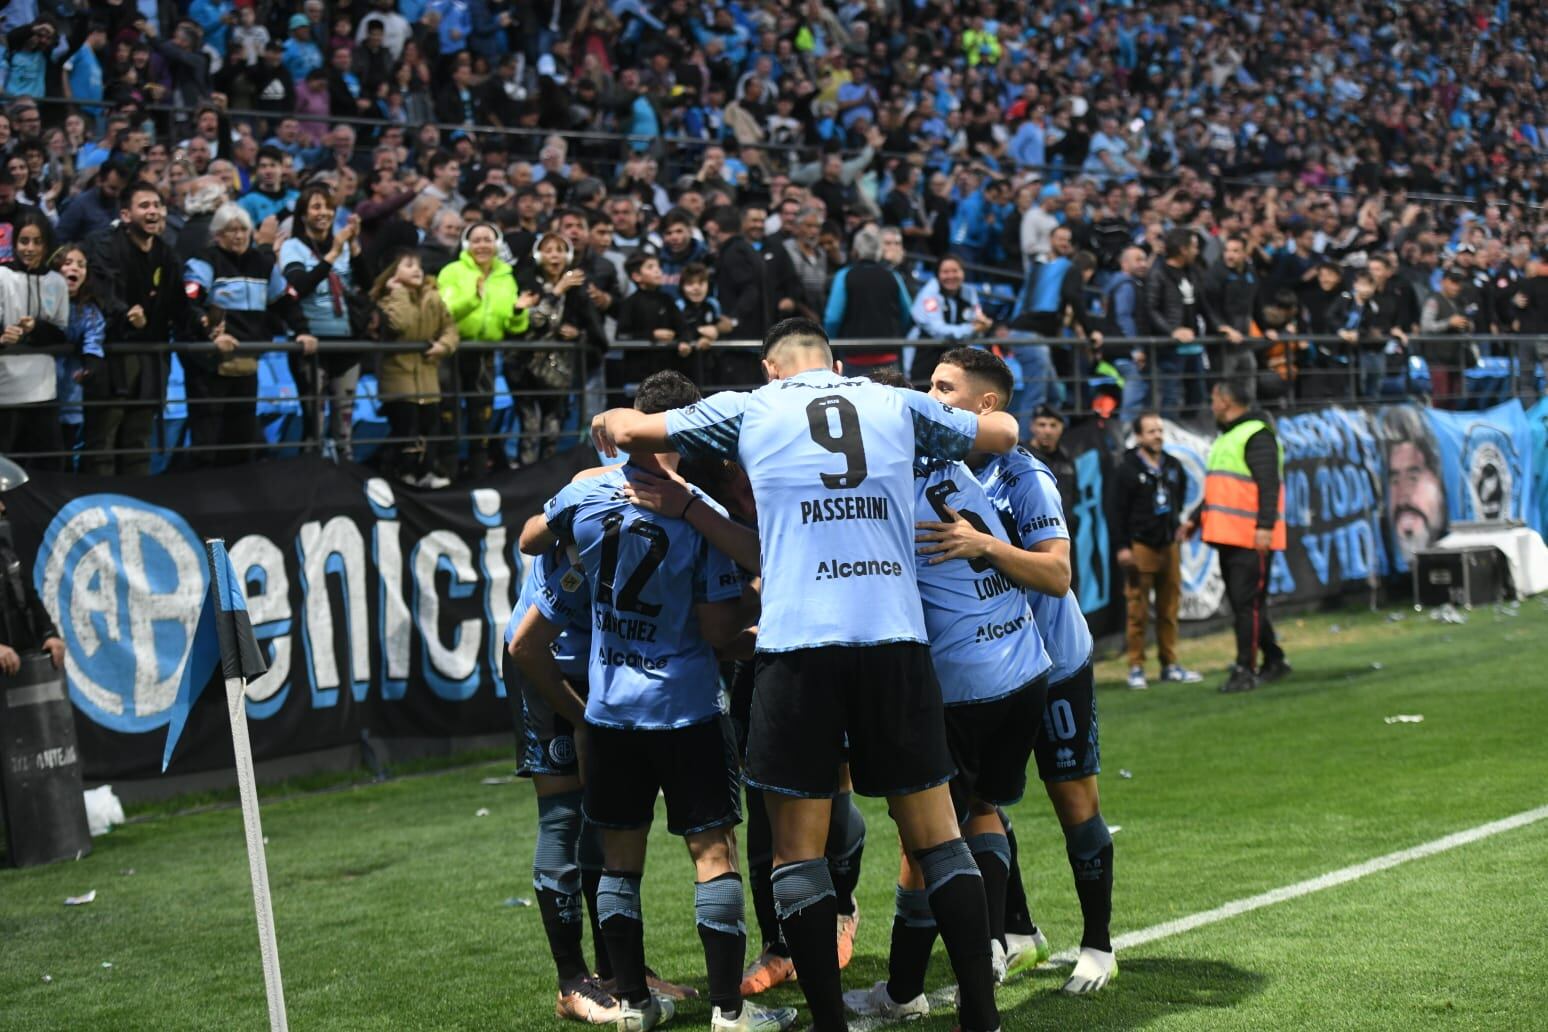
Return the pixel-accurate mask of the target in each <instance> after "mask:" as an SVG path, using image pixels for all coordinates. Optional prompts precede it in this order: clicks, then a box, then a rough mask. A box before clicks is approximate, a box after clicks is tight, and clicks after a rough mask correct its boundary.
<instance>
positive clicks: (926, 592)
mask: <svg viewBox="0 0 1548 1032" xmlns="http://www.w3.org/2000/svg"><path fill="white" fill-rule="evenodd" d="M948 508H949V509H952V510H953V511H955V512H956V513H957V515H959V516H961V517H962V518H963V519H964V520H967V521H968V522H969V523H971V524H972V525H973V527H974V528H975V529H977V530H979V531H982V532H983V533H985V534H992V535H993V536H994V537H995V538H997V539H998V540H1000V541H1004V542H1006V543H1007V544H1009V543H1010V538H1009V537H1008V536H1007V535H1006V532H1005V525H1004V523H1003V522H1002V520H1001V518H1000V511H999V510H998V509H997V508H996V507H995V504H994V503H993V502H991V501H990V500H989V496H988V495H986V494H984V489H983V488H982V487H980V486H979V484H978V481H977V480H975V479H974V478H973V474H972V472H971V471H970V470H969V469H968V468H967V467H966V466H964V465H963V464H962V463H960V462H942V461H938V460H937V461H931V462H925V463H920V464H919V465H917V466H915V467H914V510H915V511H914V515H915V518H916V519H917V520H920V521H925V520H945V519H946V518H947V513H946V510H947V509H948ZM918 572H919V598H920V600H921V601H922V602H923V603H924V618H925V628H926V629H927V630H928V631H929V632H930V658H931V660H933V661H934V663H935V676H936V679H937V680H939V681H940V682H941V697H942V698H943V699H944V700H945V702H946V705H948V706H955V705H960V704H962V703H965V702H989V701H990V700H992V699H998V698H1001V697H1003V696H1006V695H1010V694H1011V693H1012V692H1014V691H1016V690H1017V689H1018V688H1023V687H1025V686H1026V685H1028V684H1030V683H1032V682H1033V681H1034V680H1036V679H1037V678H1038V677H1039V676H1041V675H1042V674H1044V673H1046V672H1047V671H1048V668H1049V667H1051V666H1052V665H1053V661H1052V660H1051V659H1049V657H1048V651H1047V650H1046V649H1045V648H1044V647H1043V639H1042V638H1041V637H1039V636H1038V633H1037V624H1036V622H1035V620H1034V619H1033V616H1032V609H1031V607H1030V606H1029V605H1028V603H1027V596H1026V594H1025V593H1024V592H1023V591H1022V590H1021V588H1019V587H1018V586H1017V585H1016V582H1015V581H1013V580H1011V579H1010V578H1009V577H1007V576H1005V575H1004V574H1003V573H1000V572H999V571H998V570H996V569H995V568H994V567H993V566H992V565H990V563H989V561H988V560H987V559H950V560H948V561H946V562H944V563H937V564H935V565H931V564H930V557H929V556H926V555H920V556H918Z"/></svg>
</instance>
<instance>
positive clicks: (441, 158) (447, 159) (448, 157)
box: [430, 150, 461, 176]
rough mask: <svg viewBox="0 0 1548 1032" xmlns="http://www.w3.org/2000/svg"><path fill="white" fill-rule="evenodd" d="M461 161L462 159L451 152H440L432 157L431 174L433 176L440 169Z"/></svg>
mask: <svg viewBox="0 0 1548 1032" xmlns="http://www.w3.org/2000/svg"><path fill="white" fill-rule="evenodd" d="M460 160H461V159H460V158H458V157H457V155H455V154H453V153H452V152H451V151H444V150H438V151H436V152H435V153H434V154H432V155H430V174H431V175H432V176H433V175H435V174H436V172H437V171H439V170H440V169H443V168H445V167H446V166H447V165H450V164H451V163H452V162H454V161H460Z"/></svg>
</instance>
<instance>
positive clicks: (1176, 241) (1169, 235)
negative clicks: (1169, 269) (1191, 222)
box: [1161, 226, 1193, 258]
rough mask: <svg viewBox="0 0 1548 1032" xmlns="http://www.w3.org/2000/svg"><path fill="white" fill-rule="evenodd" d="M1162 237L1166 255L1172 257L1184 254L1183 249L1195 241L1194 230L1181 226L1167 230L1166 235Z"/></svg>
mask: <svg viewBox="0 0 1548 1032" xmlns="http://www.w3.org/2000/svg"><path fill="white" fill-rule="evenodd" d="M1161 239H1162V246H1164V247H1165V248H1166V256H1167V257H1168V258H1170V257H1172V256H1173V255H1177V254H1182V253H1183V250H1184V249H1185V248H1187V246H1188V245H1189V244H1190V243H1192V242H1193V230H1191V229H1185V228H1183V227H1181V226H1179V227H1177V228H1176V229H1169V230H1167V231H1166V236H1164V237H1162V238H1161Z"/></svg>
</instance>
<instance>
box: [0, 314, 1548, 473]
mask: <svg viewBox="0 0 1548 1032" xmlns="http://www.w3.org/2000/svg"><path fill="white" fill-rule="evenodd" d="M1293 341H1294V342H1295V343H1296V344H1299V343H1301V342H1304V343H1305V345H1307V346H1308V348H1315V347H1321V348H1324V349H1328V354H1327V356H1326V362H1327V364H1324V365H1319V366H1316V367H1303V368H1302V370H1301V372H1300V375H1299V377H1297V378H1296V379H1295V380H1294V381H1292V382H1290V383H1289V384H1288V389H1287V390H1285V391H1283V392H1277V391H1273V390H1265V391H1262V392H1261V393H1260V404H1261V406H1262V407H1264V408H1265V409H1266V410H1268V411H1270V412H1288V411H1293V410H1296V409H1301V408H1309V407H1318V406H1322V405H1327V404H1339V403H1345V404H1349V403H1365V404H1381V403H1391V402H1404V401H1414V400H1421V399H1423V400H1429V401H1430V402H1431V403H1433V404H1436V405H1438V406H1442V407H1450V408H1482V407H1487V406H1489V405H1493V404H1497V403H1499V402H1501V401H1504V400H1507V399H1510V398H1521V399H1524V400H1530V399H1533V398H1535V397H1536V396H1537V395H1538V393H1540V392H1541V391H1542V390H1543V376H1544V373H1540V372H1539V370H1538V362H1539V360H1540V358H1548V336H1523V335H1513V336H1491V337H1488V338H1477V337H1461V336H1451V337H1419V336H1415V337H1410V338H1409V341H1408V354H1405V355H1393V356H1390V357H1389V358H1387V359H1385V360H1384V369H1383V375H1382V377H1381V379H1380V383H1379V384H1378V387H1379V390H1378V391H1376V392H1374V393H1372V392H1371V391H1369V390H1368V389H1366V388H1368V387H1369V386H1370V384H1369V383H1364V384H1363V383H1362V378H1361V369H1360V366H1359V363H1358V360H1357V359H1355V358H1354V357H1353V354H1352V353H1351V349H1350V345H1348V344H1345V343H1344V342H1343V341H1341V340H1340V339H1339V338H1337V337H1319V336H1298V337H1295V338H1293ZM1197 343H1198V344H1199V345H1201V346H1202V354H1203V356H1205V357H1203V358H1200V359H1197V360H1188V362H1186V363H1185V362H1184V360H1183V357H1182V355H1180V354H1179V352H1178V344H1177V342H1176V341H1174V340H1172V339H1171V338H1166V337H1125V338H1108V339H1107V340H1106V341H1104V347H1103V353H1105V354H1106V355H1109V356H1112V355H1114V354H1115V353H1118V354H1121V355H1125V356H1127V357H1124V358H1119V359H1118V360H1117V361H1116V362H1109V363H1107V364H1099V363H1098V359H1099V358H1100V356H1098V355H1096V354H1094V353H1093V352H1091V351H1090V350H1088V348H1087V346H1086V344H1085V342H1082V341H1079V340H1075V339H1073V338H1060V339H1047V338H1031V337H1018V338H988V339H978V340H972V341H963V340H902V339H888V340H846V341H836V342H834V345H833V348H834V351H835V354H836V356H837V357H838V359H839V360H840V361H842V360H843V359H844V356H845V355H856V354H857V353H864V354H866V356H867V358H868V360H869V361H871V362H873V363H874V361H875V360H876V359H877V358H878V356H879V355H881V354H892V355H896V356H897V359H896V360H895V361H893V362H888V363H885V364H887V365H892V366H893V367H894V368H898V369H901V370H902V371H903V372H904V374H905V375H908V374H909V366H908V365H907V364H905V359H906V358H907V357H908V356H909V355H911V354H912V355H916V356H920V357H916V358H915V359H914V361H913V363H912V370H913V372H914V374H915V375H914V376H913V377H911V379H913V381H914V382H915V385H916V386H920V387H924V386H927V383H928V374H929V370H930V369H931V368H933V363H931V362H930V361H929V356H930V355H931V354H932V353H936V354H938V353H940V352H943V351H945V350H948V349H951V348H956V347H961V346H963V345H965V344H976V345H980V346H984V347H989V348H993V349H995V350H997V351H998V352H999V353H1001V354H1002V356H1003V357H1005V358H1006V359H1007V361H1008V364H1010V365H1011V366H1012V368H1013V369H1014V368H1016V367H1017V366H1020V367H1021V370H1022V373H1023V377H1022V382H1021V383H1020V385H1019V389H1018V395H1017V396H1016V397H1015V398H1013V401H1012V406H1011V408H1012V410H1013V411H1017V412H1019V413H1021V414H1022V415H1025V414H1026V413H1027V412H1028V411H1030V406H1031V405H1033V404H1036V402H1037V400H1039V399H1043V400H1046V401H1047V402H1048V403H1050V404H1052V405H1054V407H1056V408H1058V409H1059V410H1061V411H1063V412H1066V413H1079V412H1086V411H1090V410H1091V408H1092V405H1093V402H1094V401H1096V400H1097V399H1099V398H1103V397H1106V398H1108V399H1110V403H1109V404H1108V405H1107V406H1106V407H1107V408H1108V410H1109V414H1114V415H1120V416H1123V415H1132V414H1133V413H1134V412H1135V411H1137V410H1138V409H1140V408H1157V409H1166V408H1167V406H1166V405H1165V404H1164V403H1163V402H1164V399H1170V398H1174V397H1175V396H1176V395H1178V394H1180V395H1181V396H1182V398H1183V400H1184V402H1185V404H1184V406H1183V408H1182V410H1181V411H1177V410H1175V409H1174V410H1172V411H1168V412H1167V414H1168V415H1171V416H1177V417H1181V418H1184V419H1187V418H1194V419H1198V420H1200V421H1202V420H1204V419H1206V418H1207V417H1208V387H1209V385H1210V384H1211V383H1213V382H1214V381H1216V380H1218V379H1220V378H1221V377H1222V372H1221V370H1220V367H1219V363H1220V356H1222V355H1223V354H1225V353H1226V351H1227V349H1230V348H1238V349H1240V348H1241V346H1240V345H1232V344H1230V343H1229V342H1227V341H1226V340H1225V339H1224V338H1214V337H1206V338H1200V339H1199V340H1198V341H1197ZM1285 343H1286V342H1284V341H1270V340H1265V339H1261V338H1257V339H1249V344H1250V345H1251V346H1252V349H1253V350H1255V351H1257V352H1258V354H1259V362H1258V364H1259V371H1258V373H1257V374H1256V381H1257V382H1258V383H1259V385H1260V386H1261V385H1263V384H1267V383H1271V381H1272V377H1271V376H1269V375H1268V374H1267V371H1266V370H1265V369H1264V366H1265V364H1266V363H1265V362H1264V361H1263V358H1264V355H1265V353H1266V352H1267V351H1268V350H1269V349H1272V348H1275V347H1276V346H1278V347H1283V346H1284V345H1285ZM427 346H428V345H427V344H420V343H414V342H395V343H383V342H378V341H339V340H326V341H320V342H319V344H318V347H317V349H316V350H315V351H314V352H312V353H310V354H306V353H303V352H302V349H301V348H300V346H299V345H298V344H295V343H293V342H267V341H264V342H244V343H243V344H241V345H240V346H239V349H238V351H237V352H236V353H237V354H242V355H255V356H256V355H260V354H268V353H276V352H279V353H286V354H287V355H288V356H297V355H299V356H300V359H299V363H300V369H301V371H302V372H303V374H304V375H303V378H302V382H310V383H311V384H318V383H320V377H319V375H318V374H319V371H320V369H321V368H322V364H323V361H324V360H325V359H326V358H327V357H329V356H335V355H339V354H341V353H342V354H350V355H359V356H360V359H361V366H362V373H371V372H372V371H373V368H374V366H375V364H376V363H377V362H379V360H380V359H381V358H382V357H385V356H388V355H392V354H404V353H422V352H423V351H424V350H425V349H426V347H427ZM559 348H568V350H569V352H570V353H571V355H572V356H573V360H574V361H573V367H574V372H573V382H572V384H571V385H570V386H568V387H561V388H542V387H534V386H529V385H526V384H520V383H519V382H518V383H517V384H514V385H513V384H511V383H505V384H503V385H502V384H501V383H500V381H498V380H496V379H495V376H494V372H495V371H496V370H497V368H498V366H497V364H496V363H497V360H498V363H499V365H502V366H504V367H505V368H506V369H507V370H511V369H514V368H517V366H518V365H519V363H521V362H522V360H523V359H522V356H525V355H530V354H532V353H534V352H544V351H553V350H556V349H559ZM760 348H761V344H760V343H759V342H757V341H727V342H719V343H716V344H715V345H714V346H713V347H711V348H709V349H707V350H698V349H696V350H694V351H693V352H692V354H691V356H689V357H688V358H687V359H684V360H681V361H679V360H678V357H677V351H676V347H675V345H651V344H648V343H644V342H639V343H635V342H621V343H619V344H617V345H615V346H614V347H613V348H612V349H610V350H609V351H608V352H607V355H606V357H605V358H602V357H601V356H598V355H597V354H595V353H594V352H592V351H590V350H589V349H587V348H584V347H574V346H567V345H564V344H562V343H560V342H556V341H512V342H483V341H466V342H463V344H462V345H461V346H460V347H459V349H458V354H457V355H453V356H450V357H448V358H447V359H445V360H443V361H442V363H441V368H442V369H443V370H444V373H443V377H444V378H443V381H442V384H443V385H442V390H441V392H440V394H439V395H438V396H435V397H434V398H433V399H431V398H430V396H428V395H407V396H404V395H396V396H389V395H381V394H377V395H374V397H375V400H377V401H378V402H387V401H392V400H412V401H418V402H421V403H426V402H428V401H429V400H433V401H434V402H435V403H436V404H437V405H438V406H440V410H439V411H441V412H442V413H446V414H447V415H444V416H443V417H442V418H441V420H440V421H438V425H441V426H443V427H444V429H443V430H442V431H441V432H437V433H432V434H416V435H414V436H393V435H392V434H391V433H389V434H388V435H387V436H385V437H384V436H372V437H370V438H369V439H368V440H367V441H364V442H362V443H363V445H364V447H363V448H362V449H361V450H362V451H365V450H366V449H368V448H369V449H378V450H380V449H382V448H391V447H398V448H402V447H425V448H430V449H434V450H436V451H439V452H441V453H442V454H443V456H445V455H450V456H452V457H453V458H459V457H464V456H468V455H470V454H473V453H475V452H476V451H477V450H478V449H481V448H488V449H489V450H490V451H495V452H499V451H503V452H507V453H508V452H509V450H510V447H511V444H510V443H514V444H516V445H519V444H520V443H521V442H523V441H529V442H530V441H534V440H536V439H539V438H542V437H544V436H545V435H544V432H543V430H542V429H541V428H534V427H529V426H522V425H521V420H520V419H519V417H513V420H512V423H511V425H510V426H509V427H501V428H499V429H493V430H487V431H483V430H479V429H478V428H477V424H478V423H479V422H480V421H479V420H474V421H473V425H472V426H470V424H469V420H468V418H467V416H468V412H469V409H470V408H472V407H474V406H485V405H488V406H490V408H491V410H493V408H494V407H495V405H496V403H497V402H498V401H500V400H502V399H507V398H508V399H509V401H510V402H511V404H512V405H513V406H514V405H515V404H516V403H519V402H521V401H529V400H533V399H550V400H551V403H552V404H551V407H552V408H554V409H558V410H562V412H563V420H562V424H561V431H560V435H559V438H558V440H557V441H554V440H550V441H549V442H548V443H550V444H551V445H554V446H558V447H562V446H565V445H568V444H572V443H575V442H578V441H580V440H583V439H584V438H585V437H586V430H587V427H588V426H589V425H590V421H591V417H592V416H593V415H594V414H595V413H596V412H597V411H599V410H600V409H601V408H603V407H606V406H609V405H618V404H627V403H628V397H629V394H630V389H631V387H632V385H631V384H629V383H626V382H625V379H624V375H623V374H624V366H623V364H622V359H623V357H624V356H627V355H630V354H638V353H640V352H645V351H648V352H654V353H655V354H658V355H661V356H662V359H663V361H662V363H661V365H663V366H666V365H672V366H673V367H678V368H682V369H683V371H684V372H685V373H686V374H687V375H688V376H689V377H690V378H691V379H693V380H694V382H695V383H696V384H697V385H698V386H699V387H700V388H701V389H702V390H704V391H706V392H709V391H711V390H716V389H751V388H754V387H756V386H758V384H755V383H748V382H738V381H737V380H735V379H728V378H727V376H726V375H725V371H724V370H723V369H721V368H720V363H718V362H717V359H718V358H719V357H720V356H723V355H749V354H757V353H758V351H759V350H760ZM1334 349H1337V350H1334ZM29 351H30V353H33V354H54V355H56V356H60V357H66V356H73V352H68V351H66V350H65V349H64V348H63V347H58V348H35V349H29ZM1416 351H1420V352H1426V353H1429V354H1431V355H1433V356H1435V358H1434V359H1432V362H1444V361H1447V360H1449V361H1452V362H1454V363H1455V367H1456V369H1457V370H1458V372H1459V376H1458V377H1457V379H1456V380H1455V382H1456V383H1457V384H1458V385H1459V388H1460V389H1458V390H1455V391H1453V392H1451V393H1449V394H1443V395H1440V396H1436V395H1435V391H1434V381H1433V379H1431V378H1429V377H1427V376H1426V369H1425V368H1424V367H1423V366H1421V365H1417V364H1414V363H1411V362H1410V361H1409V358H1408V355H1409V354H1412V353H1413V352H1416ZM216 352H217V349H216V348H215V346H214V344H212V343H209V342H204V341H200V342H194V343H184V344H145V343H122V344H112V345H109V346H108V349H107V353H108V354H109V355H110V356H113V355H125V354H139V355H150V356H161V357H162V358H163V360H165V359H166V356H169V355H171V354H182V355H190V354H192V355H209V354H212V353H216ZM1448 353H1449V354H1448ZM1475 353H1482V354H1481V355H1480V356H1479V357H1475ZM470 355H478V356H479V359H478V361H477V363H476V371H477V372H479V373H480V380H481V384H482V385H481V384H480V383H473V384H470V383H467V382H465V376H466V373H467V371H468V366H469V359H468V358H467V357H466V356H470ZM459 356H462V357H461V361H459ZM668 356H670V357H668ZM1140 356H1143V357H1140ZM1452 356H1454V357H1452ZM292 360H293V359H292ZM1044 361H1046V365H1042V366H1041V367H1039V365H1038V363H1039V362H1044ZM748 367H749V366H748V365H747V364H746V363H743V364H742V368H744V369H745V368H748ZM1464 367H1465V368H1464ZM872 368H875V366H874V365H866V366H861V365H858V364H856V365H853V366H852V367H851V371H853V372H855V373H856V374H857V375H858V374H863V373H865V372H867V371H868V370H869V369H872ZM1039 368H1040V370H1041V372H1042V373H1043V374H1044V375H1040V376H1037V377H1033V378H1030V379H1029V378H1028V373H1029V371H1037V370H1039ZM486 371H487V376H485V375H484V373H485V372H486ZM1545 372H1548V370H1545ZM1239 378H1241V377H1239ZM512 379H515V378H514V377H513V378H512ZM742 381H745V375H744V376H743V377H742ZM254 383H255V384H256V378H255V380H254ZM490 385H493V386H490ZM158 387H159V392H160V393H159V395H158V396H156V397H154V398H148V399H144V400H125V399H120V398H107V399H100V398H97V399H93V398H83V399H81V400H80V401H79V402H74V401H70V400H67V399H63V398H61V399H58V400H55V401H52V402H42V403H38V404H37V405H36V406H34V408H35V410H36V416H35V418H50V417H53V418H58V417H59V416H60V415H61V414H63V413H65V412H67V411H68V410H69V409H71V408H72V407H73V406H76V405H78V406H79V408H80V410H81V415H82V418H83V420H90V419H91V418H92V414H91V413H92V411H93V410H100V409H129V408H136V407H138V408H142V409H143V408H154V410H155V412H156V414H157V419H156V421H155V428H154V430H153V432H152V434H151V437H150V439H149V440H148V441H145V442H144V443H143V444H139V445H134V446H130V447H120V448H99V449H95V450H87V449H86V448H84V447H83V446H82V445H80V444H79V443H77V444H76V445H75V446H73V447H67V448H66V449H64V450H61V451H30V452H29V451H15V452H13V453H12V454H11V456H10V457H12V458H15V459H18V460H20V461H22V462H23V463H24V464H28V463H32V464H37V463H38V462H39V460H41V461H43V462H45V463H49V464H51V465H54V466H56V467H57V466H62V467H64V468H65V469H73V468H74V466H75V463H76V460H79V459H83V458H87V457H92V456H113V457H119V456H142V457H143V456H145V455H148V454H150V455H162V456H166V455H169V454H170V456H171V462H172V465H174V466H176V465H181V464H194V465H197V464H203V463H205V462H213V461H217V460H216V459H214V458H210V457H211V456H219V455H220V454H222V453H230V452H235V451H241V452H247V453H250V454H252V455H253V456H254V457H264V456H273V455H276V454H280V453H286V452H296V451H299V452H303V453H324V454H335V455H338V454H339V453H341V452H342V451H343V448H342V442H338V441H333V440H330V439H329V438H328V437H327V435H326V433H325V431H324V428H325V427H326V422H325V421H324V420H323V419H322V413H323V411H324V410H325V409H326V407H327V405H328V404H329V403H330V400H329V398H328V396H327V395H326V394H325V393H319V392H316V391H310V392H303V391H302V390H300V389H299V387H298V389H297V390H296V392H295V393H289V392H281V393H279V394H263V393H261V392H259V391H257V390H255V392H254V393H253V395H251V396H246V395H243V396H241V397H234V398H214V399H211V398H201V397H187V396H185V397H184V398H182V399H181V404H183V405H185V406H187V410H188V412H189V419H188V420H187V422H188V423H189V424H191V423H192V422H193V419H192V416H193V413H194V412H195V411H196V410H199V409H201V408H202V407H203V406H219V405H247V406H253V407H254V410H255V411H256V410H258V408H259V407H260V406H264V405H269V406H294V407H299V408H300V410H301V412H302V413H303V414H304V415H303V425H302V433H301V436H300V439H299V440H285V441H280V442H271V441H268V440H267V439H261V440H253V441H211V440H193V441H191V442H190V443H183V441H182V436H183V433H182V431H183V430H188V429H189V428H188V427H186V426H185V427H183V428H178V427H176V426H174V421H173V420H170V419H168V418H166V414H167V412H168V405H169V402H174V403H176V402H177V401H178V399H177V398H175V397H172V396H170V395H169V391H168V387H169V380H168V377H167V376H166V368H165V367H163V368H162V369H161V371H160V375H159V376H158ZM1175 388H1186V390H1177V389H1175ZM1190 391H1191V393H1190ZM308 417H309V418H308ZM174 432H176V436H175V437H174V436H173V435H174ZM475 472H476V471H475Z"/></svg>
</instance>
